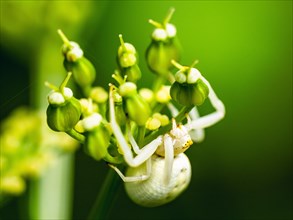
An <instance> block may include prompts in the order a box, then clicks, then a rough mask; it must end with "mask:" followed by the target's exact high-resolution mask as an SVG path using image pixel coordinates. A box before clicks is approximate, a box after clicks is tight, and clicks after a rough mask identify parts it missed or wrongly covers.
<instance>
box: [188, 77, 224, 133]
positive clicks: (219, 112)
mask: <svg viewBox="0 0 293 220" xmlns="http://www.w3.org/2000/svg"><path fill="white" fill-rule="evenodd" d="M200 79H201V80H202V81H203V82H204V83H205V84H206V85H207V86H208V88H209V96H208V97H209V99H210V101H211V104H212V106H213V107H214V108H215V109H216V111H215V112H213V113H211V114H208V115H205V116H202V117H200V118H198V119H197V120H193V121H191V122H190V126H187V128H188V130H189V131H190V130H192V129H200V128H206V127H209V126H212V125H214V124H215V123H217V122H218V121H220V120H221V119H222V118H224V116H225V106H224V104H223V102H222V101H221V100H220V99H219V98H218V97H217V95H216V93H215V92H214V90H213V88H212V87H211V85H210V83H209V82H208V81H207V80H206V79H205V78H204V77H203V76H201V77H200Z"/></svg>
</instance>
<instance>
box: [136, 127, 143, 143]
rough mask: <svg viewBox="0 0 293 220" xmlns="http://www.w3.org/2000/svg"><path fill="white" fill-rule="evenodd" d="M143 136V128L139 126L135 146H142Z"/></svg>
mask: <svg viewBox="0 0 293 220" xmlns="http://www.w3.org/2000/svg"><path fill="white" fill-rule="evenodd" d="M144 135H145V126H139V127H138V130H137V144H138V146H142V145H141V144H142V142H143V139H144Z"/></svg>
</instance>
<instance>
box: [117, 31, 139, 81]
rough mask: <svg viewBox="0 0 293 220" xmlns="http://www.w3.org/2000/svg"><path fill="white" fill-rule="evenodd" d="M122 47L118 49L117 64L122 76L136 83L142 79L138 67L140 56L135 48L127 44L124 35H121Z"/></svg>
mask: <svg viewBox="0 0 293 220" xmlns="http://www.w3.org/2000/svg"><path fill="white" fill-rule="evenodd" d="M119 38H120V43H121V45H120V47H119V48H118V55H117V63H118V66H119V70H120V72H121V74H122V76H123V77H124V76H127V81H130V82H136V81H137V80H139V79H140V78H141V71H140V69H139V67H138V55H137V53H136V50H135V47H134V46H133V45H132V44H130V43H125V42H124V40H123V38H122V35H121V34H120V35H119Z"/></svg>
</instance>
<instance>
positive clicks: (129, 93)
mask: <svg viewBox="0 0 293 220" xmlns="http://www.w3.org/2000/svg"><path fill="white" fill-rule="evenodd" d="M119 93H120V95H121V96H122V97H124V109H125V113H126V114H127V115H128V117H129V118H130V119H131V120H133V121H135V122H136V123H137V124H138V125H139V126H144V125H145V123H146V121H147V120H148V118H149V117H150V114H151V109H150V106H149V105H148V103H147V102H146V101H145V100H144V99H143V98H142V97H141V96H140V95H138V94H137V90H136V85H135V84H134V83H132V82H126V83H124V84H122V85H121V86H120V87H119Z"/></svg>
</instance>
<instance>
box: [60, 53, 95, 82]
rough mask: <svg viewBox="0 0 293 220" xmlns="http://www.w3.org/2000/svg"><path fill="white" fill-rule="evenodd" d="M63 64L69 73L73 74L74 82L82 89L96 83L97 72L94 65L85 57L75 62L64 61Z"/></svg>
mask: <svg viewBox="0 0 293 220" xmlns="http://www.w3.org/2000/svg"><path fill="white" fill-rule="evenodd" d="M63 64H64V67H65V69H66V70H67V71H70V72H72V73H73V77H74V80H75V82H76V83H77V84H78V85H79V86H80V87H88V86H91V84H92V83H93V82H94V80H95V77H96V70H95V68H94V66H93V64H92V63H91V62H90V61H89V60H88V59H86V58H85V57H81V58H79V59H77V60H76V61H74V62H71V61H68V60H67V59H64V63H63Z"/></svg>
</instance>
